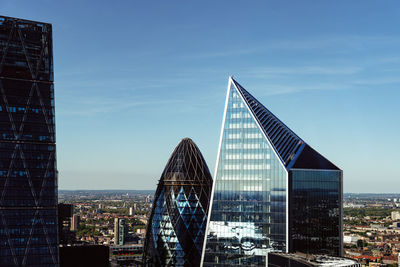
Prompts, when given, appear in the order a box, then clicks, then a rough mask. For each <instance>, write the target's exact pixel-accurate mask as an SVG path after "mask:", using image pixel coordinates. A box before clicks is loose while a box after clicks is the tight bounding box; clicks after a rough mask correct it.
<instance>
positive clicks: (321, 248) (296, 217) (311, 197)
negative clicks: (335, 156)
mask: <svg viewBox="0 0 400 267" xmlns="http://www.w3.org/2000/svg"><path fill="white" fill-rule="evenodd" d="M341 177H342V172H341V171H339V170H307V169H291V170H290V172H289V184H290V194H289V195H290V200H289V207H290V232H289V233H290V237H291V238H290V243H291V245H290V247H291V251H292V252H297V251H299V252H303V253H307V254H328V255H341V250H342V247H341V238H340V236H341V207H342V203H341V198H340V197H339V196H340V195H341V188H342V187H341V180H342V179H341Z"/></svg>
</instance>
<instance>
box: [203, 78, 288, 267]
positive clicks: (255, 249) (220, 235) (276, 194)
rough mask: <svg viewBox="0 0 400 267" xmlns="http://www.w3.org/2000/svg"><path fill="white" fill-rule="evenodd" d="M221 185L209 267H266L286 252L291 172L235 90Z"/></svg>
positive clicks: (219, 175)
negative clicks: (269, 257)
mask: <svg viewBox="0 0 400 267" xmlns="http://www.w3.org/2000/svg"><path fill="white" fill-rule="evenodd" d="M215 179H216V180H215V188H214V199H213V203H212V211H211V216H210V222H209V225H208V232H207V238H206V246H205V251H204V266H218V265H229V266H234V265H253V266H258V265H259V266H265V261H266V254H267V253H268V252H270V251H286V170H285V168H284V167H283V166H282V164H281V162H280V161H279V159H278V158H277V157H276V155H275V153H274V151H273V149H272V148H271V146H270V145H269V143H268V141H267V140H266V138H265V137H264V135H263V133H262V132H261V130H260V128H259V127H258V126H257V124H256V122H255V120H254V119H253V117H252V115H251V114H250V112H249V110H248V108H247V106H246V104H245V103H244V102H243V100H242V98H241V96H240V95H239V92H238V91H237V90H236V88H235V87H234V85H233V84H231V88H230V90H229V94H228V103H227V110H226V115H225V123H224V127H223V136H222V141H221V145H220V153H219V159H218V167H217V173H216V177H215Z"/></svg>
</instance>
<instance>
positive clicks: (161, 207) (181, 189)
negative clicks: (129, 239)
mask: <svg viewBox="0 0 400 267" xmlns="http://www.w3.org/2000/svg"><path fill="white" fill-rule="evenodd" d="M211 187H212V178H211V174H210V171H209V170H208V167H207V164H206V162H205V160H204V158H203V156H202V154H201V152H200V150H199V148H198V147H197V146H196V144H195V143H194V142H193V141H192V140H191V139H189V138H184V139H183V140H182V141H181V142H180V143H179V144H178V146H177V147H176V148H175V150H174V152H173V153H172V155H171V157H170V159H169V160H168V163H167V165H166V167H165V169H164V171H163V173H162V175H161V178H160V180H159V183H158V187H157V190H156V194H155V198H154V203H153V209H152V212H151V215H150V219H149V222H148V226H147V234H146V240H145V248H144V257H143V260H144V264H145V266H199V265H200V258H201V250H202V248H203V241H204V233H205V229H206V223H207V213H208V207H209V203H210V196H211Z"/></svg>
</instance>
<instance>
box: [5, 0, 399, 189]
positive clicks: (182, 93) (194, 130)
mask: <svg viewBox="0 0 400 267" xmlns="http://www.w3.org/2000/svg"><path fill="white" fill-rule="evenodd" d="M0 14H2V15H6V16H12V17H21V18H26V19H32V20H38V21H45V22H50V23H52V24H53V38H54V63H55V65H54V70H55V90H56V127H57V157H58V158H57V160H58V169H59V172H60V176H59V188H60V189H155V186H156V183H157V181H158V179H159V177H160V175H161V172H162V170H163V168H164V166H165V164H166V162H167V160H168V158H169V155H170V154H171V153H172V151H173V149H174V147H175V146H176V145H177V144H178V142H179V141H180V139H182V138H183V137H187V136H188V137H191V138H192V139H193V140H194V141H195V142H196V143H197V145H198V146H199V148H200V150H201V151H202V153H203V155H204V157H205V159H206V161H207V163H208V165H209V168H210V170H211V171H212V172H213V171H214V167H215V160H216V156H217V147H218V141H219V132H220V127H221V121H222V113H223V105H224V101H225V94H226V86H227V83H228V76H229V75H234V77H235V78H236V79H237V80H238V81H239V82H240V83H241V84H242V85H243V86H244V87H245V88H246V89H248V91H250V92H251V93H252V94H253V95H254V96H255V97H256V98H258V99H259V100H260V101H261V102H262V103H263V104H264V105H265V106H266V107H267V108H269V109H270V110H271V111H272V112H273V113H274V114H275V115H277V116H278V117H279V118H280V119H281V120H282V121H284V122H285V123H286V124H287V125H288V126H289V127H290V128H291V129H292V130H293V131H294V132H296V133H297V134H298V135H299V136H300V137H302V138H303V139H304V140H305V141H306V142H308V143H309V144H310V145H311V146H313V147H314V148H315V149H317V150H318V151H319V152H321V153H322V154H323V155H324V156H326V157H327V158H329V159H330V160H331V161H332V162H334V163H335V164H336V165H338V166H339V167H340V168H342V169H343V170H344V191H345V192H399V190H398V188H400V171H399V168H398V165H397V164H398V160H397V159H398V150H399V149H400V140H399V138H398V136H399V131H400V119H399V117H400V108H399V104H398V103H399V99H400V90H399V88H400V75H399V73H400V51H399V47H400V30H399V29H400V20H399V18H400V4H399V3H398V2H397V1H385V2H384V3H383V2H381V1H89V0H88V1H82V0H79V1H78V0H71V1H50V0H38V1H28V0H25V1H14V0H2V1H1V2H0Z"/></svg>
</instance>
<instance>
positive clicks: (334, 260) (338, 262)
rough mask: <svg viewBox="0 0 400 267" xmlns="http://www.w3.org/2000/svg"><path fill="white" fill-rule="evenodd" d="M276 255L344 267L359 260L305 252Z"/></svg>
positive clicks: (314, 264) (314, 263)
mask: <svg viewBox="0 0 400 267" xmlns="http://www.w3.org/2000/svg"><path fill="white" fill-rule="evenodd" d="M274 254H276V255H279V256H282V257H286V258H290V259H293V260H298V261H300V262H302V263H306V264H308V265H309V266H323V267H330V266H332V267H333V266H336V267H344V266H352V265H354V264H357V263H358V262H357V261H355V260H352V259H348V258H341V257H332V256H328V255H310V254H303V253H295V254H294V253H289V254H288V253H274Z"/></svg>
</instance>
